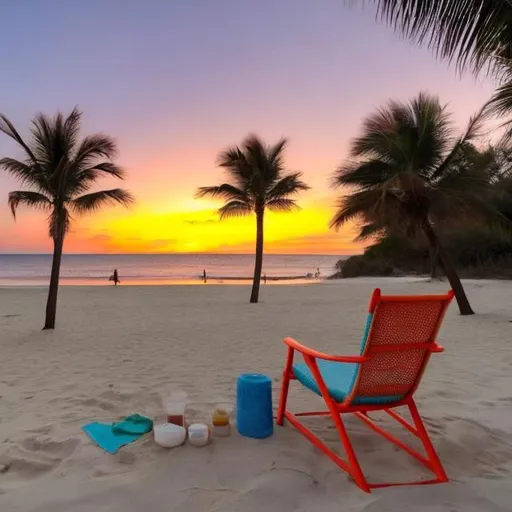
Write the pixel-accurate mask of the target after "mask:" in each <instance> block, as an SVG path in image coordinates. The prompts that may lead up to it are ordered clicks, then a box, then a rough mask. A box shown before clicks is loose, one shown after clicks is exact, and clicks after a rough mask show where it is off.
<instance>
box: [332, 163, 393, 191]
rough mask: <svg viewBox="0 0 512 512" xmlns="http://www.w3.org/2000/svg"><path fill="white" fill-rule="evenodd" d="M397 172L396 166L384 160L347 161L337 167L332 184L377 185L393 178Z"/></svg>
mask: <svg viewBox="0 0 512 512" xmlns="http://www.w3.org/2000/svg"><path fill="white" fill-rule="evenodd" d="M395 174H396V169H395V167H394V166H393V165H391V164H389V163H387V162H383V161H382V160H377V159H371V160H368V161H366V162H347V163H344V164H342V165H340V166H339V167H338V169H336V171H335V173H334V175H333V178H332V186H333V187H343V186H358V187H376V186H379V185H381V184H382V183H385V182H386V181H388V180H390V179H391V178H393V177H394V176H395Z"/></svg>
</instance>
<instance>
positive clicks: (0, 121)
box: [0, 114, 39, 167]
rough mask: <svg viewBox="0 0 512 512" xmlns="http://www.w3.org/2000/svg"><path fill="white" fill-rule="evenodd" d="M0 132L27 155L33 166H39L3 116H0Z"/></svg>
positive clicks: (12, 126)
mask: <svg viewBox="0 0 512 512" xmlns="http://www.w3.org/2000/svg"><path fill="white" fill-rule="evenodd" d="M0 132H3V133H5V134H6V135H7V136H8V137H10V138H11V139H13V140H15V141H16V142H17V143H18V144H19V145H20V146H21V147H22V148H23V149H24V151H25V153H26V154H27V156H28V158H29V159H30V161H31V162H32V163H33V164H34V166H36V167H37V166H39V162H38V161H37V159H36V157H35V156H34V153H33V152H32V150H31V149H30V147H29V146H28V144H27V143H26V142H25V141H24V140H23V139H22V137H21V135H20V134H19V133H18V132H17V130H16V128H14V125H13V124H12V123H11V122H10V121H9V119H8V118H7V117H6V116H5V115H3V114H0Z"/></svg>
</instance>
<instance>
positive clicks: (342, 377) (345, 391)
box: [293, 359, 403, 405]
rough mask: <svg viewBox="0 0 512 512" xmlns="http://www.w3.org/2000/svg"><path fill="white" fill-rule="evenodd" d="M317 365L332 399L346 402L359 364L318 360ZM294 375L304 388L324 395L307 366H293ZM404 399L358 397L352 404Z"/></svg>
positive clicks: (369, 403)
mask: <svg viewBox="0 0 512 512" xmlns="http://www.w3.org/2000/svg"><path fill="white" fill-rule="evenodd" d="M317 364H318V369H319V370H320V373H321V375H322V378H323V379H324V382H325V385H326V386H327V389H328V391H329V394H330V396H331V398H333V399H334V400H336V402H339V403H341V402H344V401H345V399H346V398H347V396H348V395H349V394H350V392H351V390H352V387H353V385H354V382H355V379H356V376H357V371H358V370H359V365H358V364H357V363H338V362H336V361H324V360H318V359H317ZM293 373H294V375H295V377H296V378H297V380H298V381H299V382H300V383H301V384H302V385H303V386H305V387H307V388H308V389H310V390H311V391H313V392H314V393H316V394H317V395H320V396H321V395H322V394H321V393H320V389H319V388H318V385H317V383H316V381H315V378H314V377H313V374H312V373H311V371H310V369H309V368H308V366H307V364H305V363H295V364H294V365H293ZM402 398H403V397H402V396H401V395H398V396H397V395H395V396H356V397H355V398H354V400H352V403H353V404H355V405H372V404H387V403H390V402H397V401H398V400H401V399H402Z"/></svg>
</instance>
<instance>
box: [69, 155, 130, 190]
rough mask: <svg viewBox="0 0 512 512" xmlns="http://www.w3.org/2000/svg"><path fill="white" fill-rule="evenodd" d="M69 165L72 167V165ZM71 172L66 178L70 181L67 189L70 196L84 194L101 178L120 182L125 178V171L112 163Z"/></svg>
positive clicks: (102, 163)
mask: <svg viewBox="0 0 512 512" xmlns="http://www.w3.org/2000/svg"><path fill="white" fill-rule="evenodd" d="M71 165H72V166H73V163H71ZM73 171H74V172H73V173H72V176H70V177H68V179H69V180H70V183H69V184H68V189H69V193H70V195H71V196H75V195H76V194H82V193H84V192H86V191H87V190H89V188H90V187H91V185H92V184H93V183H94V182H95V181H97V180H98V179H99V178H101V177H103V176H105V177H113V178H118V179H120V180H124V178H125V176H126V172H125V170H124V169H123V168H122V167H119V166H118V165H116V164H114V163H113V162H100V163H98V164H95V165H93V166H92V167H87V168H85V169H78V170H76V167H75V168H73Z"/></svg>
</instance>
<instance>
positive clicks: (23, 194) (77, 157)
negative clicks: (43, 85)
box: [0, 108, 133, 236]
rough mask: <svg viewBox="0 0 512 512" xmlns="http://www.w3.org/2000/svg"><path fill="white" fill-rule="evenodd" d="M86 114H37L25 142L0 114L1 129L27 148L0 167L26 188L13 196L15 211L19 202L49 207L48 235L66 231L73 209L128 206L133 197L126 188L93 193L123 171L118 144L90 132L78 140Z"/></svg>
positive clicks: (78, 212)
mask: <svg viewBox="0 0 512 512" xmlns="http://www.w3.org/2000/svg"><path fill="white" fill-rule="evenodd" d="M81 116H82V113H81V112H80V111H79V110H78V109H77V108H75V109H73V111H72V112H71V113H70V114H69V115H68V116H67V117H64V116H63V115H62V114H61V113H58V114H57V115H56V116H55V117H53V118H51V117H48V116H46V115H44V114H39V115H37V116H36V117H35V118H34V120H33V121H32V126H31V138H30V140H29V141H28V142H26V141H25V140H24V139H23V138H22V137H21V135H20V134H19V132H18V131H17V130H16V128H15V127H14V125H13V124H12V123H11V122H10V121H9V119H8V118H7V117H6V116H5V115H2V114H0V132H3V133H5V134H6V135H7V136H9V137H10V138H12V139H13V140H14V141H16V143H17V144H18V145H19V146H20V147H21V148H22V149H23V152H24V154H25V158H24V159H23V160H16V159H14V158H9V157H5V158H2V159H0V169H3V170H5V171H7V172H8V173H9V174H11V175H12V176H14V177H15V178H17V179H18V180H19V181H20V182H21V184H22V185H25V186H26V187H27V188H28V190H20V191H15V192H11V193H10V194H9V206H10V208H11V211H12V213H13V215H15V213H16V210H17V208H18V207H19V206H20V205H26V206H31V207H37V208H41V209H44V210H48V211H50V212H51V213H50V235H51V236H54V235H55V234H56V230H57V229H62V230H63V232H64V233H65V232H66V231H67V229H68V226H69V209H72V210H73V211H74V212H75V213H77V214H81V213H86V212H89V211H93V210H95V209H97V208H98V207H100V206H101V205H103V204H106V203H121V204H125V205H128V204H130V203H131V202H132V201H133V197H132V196H131V195H130V194H129V193H128V192H126V191H125V190H122V189H112V190H104V191H101V192H93V193H87V194H85V193H86V192H89V191H90V189H91V187H92V186H93V185H94V183H95V182H96V181H97V180H98V179H99V178H100V177H102V176H111V177H115V178H119V179H123V178H124V170H123V169H122V168H121V167H119V166H117V165H116V164H114V163H113V162H112V159H113V158H114V156H115V155H116V144H115V142H114V141H113V140H112V139H111V138H110V137H108V136H106V135H102V134H96V135H91V136H87V137H85V138H83V139H82V140H79V131H80V120H81Z"/></svg>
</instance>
